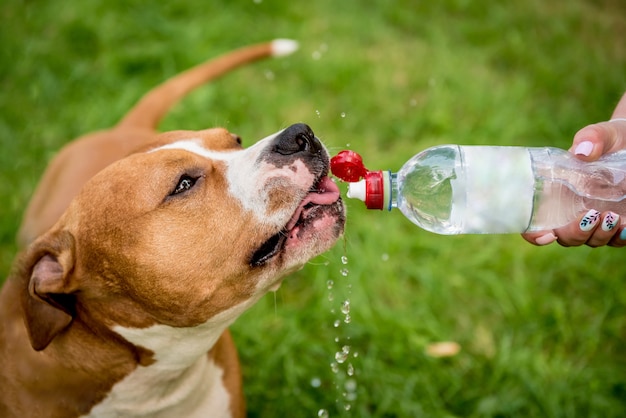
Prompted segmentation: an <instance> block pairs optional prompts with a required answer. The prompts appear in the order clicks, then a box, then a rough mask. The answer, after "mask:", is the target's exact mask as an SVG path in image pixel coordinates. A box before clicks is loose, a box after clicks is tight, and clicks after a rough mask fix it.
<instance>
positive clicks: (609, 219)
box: [602, 212, 619, 232]
mask: <svg viewBox="0 0 626 418" xmlns="http://www.w3.org/2000/svg"><path fill="white" fill-rule="evenodd" d="M618 221H619V215H618V214H617V213H613V212H609V213H607V214H606V216H605V217H604V219H603V220H602V230H603V231H607V232H608V231H612V230H613V228H615V227H616V226H617V222H618Z"/></svg>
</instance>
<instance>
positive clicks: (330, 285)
mask: <svg viewBox="0 0 626 418" xmlns="http://www.w3.org/2000/svg"><path fill="white" fill-rule="evenodd" d="M334 285H335V282H333V281H332V280H329V281H327V282H326V287H327V288H328V290H330V289H332V288H333V286H334Z"/></svg>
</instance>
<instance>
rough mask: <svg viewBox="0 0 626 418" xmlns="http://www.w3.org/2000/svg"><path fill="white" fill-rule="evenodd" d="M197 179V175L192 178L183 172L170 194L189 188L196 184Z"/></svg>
mask: <svg viewBox="0 0 626 418" xmlns="http://www.w3.org/2000/svg"><path fill="white" fill-rule="evenodd" d="M197 180H198V178H197V177H195V178H194V177H191V176H188V175H186V174H185V175H184V176H182V177H181V178H180V180H178V184H177V185H176V187H175V188H174V191H173V192H172V195H176V194H179V193H183V192H186V191H187V190H189V189H191V188H192V187H193V186H194V185H195V184H196V181H197Z"/></svg>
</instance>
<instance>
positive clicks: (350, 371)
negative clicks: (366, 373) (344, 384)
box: [346, 363, 354, 376]
mask: <svg viewBox="0 0 626 418" xmlns="http://www.w3.org/2000/svg"><path fill="white" fill-rule="evenodd" d="M346 373H347V374H348V376H354V366H353V365H352V363H348V369H347V370H346Z"/></svg>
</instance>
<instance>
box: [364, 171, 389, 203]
mask: <svg viewBox="0 0 626 418" xmlns="http://www.w3.org/2000/svg"><path fill="white" fill-rule="evenodd" d="M365 206H367V208H368V209H381V210H382V209H383V208H384V207H385V184H384V182H383V172H382V171H368V172H367V174H366V175H365Z"/></svg>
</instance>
